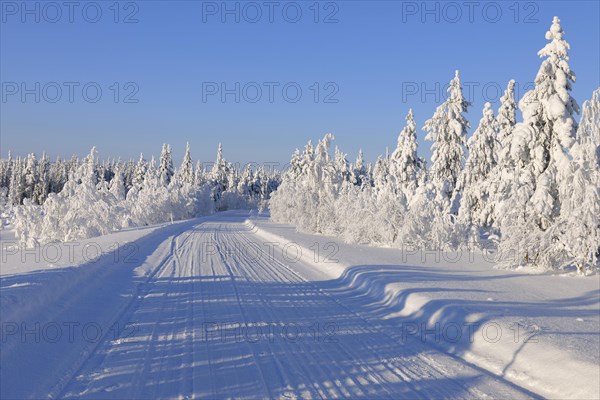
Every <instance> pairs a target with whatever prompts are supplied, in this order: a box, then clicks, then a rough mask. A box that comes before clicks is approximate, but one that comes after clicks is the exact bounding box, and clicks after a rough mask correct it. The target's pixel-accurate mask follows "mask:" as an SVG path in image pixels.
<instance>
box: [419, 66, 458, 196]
mask: <svg viewBox="0 0 600 400" xmlns="http://www.w3.org/2000/svg"><path fill="white" fill-rule="evenodd" d="M448 94H449V96H448V99H447V100H446V101H445V102H444V103H443V104H442V105H440V106H439V107H438V108H437V110H436V111H435V114H434V115H433V117H432V118H431V119H429V120H427V121H426V122H425V126H424V127H423V129H424V130H425V131H426V132H428V133H427V136H425V139H427V140H431V141H433V145H432V146H431V149H432V151H433V154H432V157H431V167H430V169H429V178H430V180H431V182H432V184H433V185H434V186H435V187H436V190H437V191H438V192H440V193H441V194H442V195H443V196H444V197H445V198H446V199H447V200H448V207H449V205H450V199H451V197H452V195H453V193H454V190H455V188H456V182H457V181H458V177H459V175H460V171H461V169H462V166H463V163H464V160H465V145H466V135H467V128H469V122H468V121H467V119H466V118H465V116H464V115H463V113H464V112H466V111H467V108H468V106H470V103H469V102H468V101H467V100H465V98H464V96H463V93H462V88H461V86H460V78H459V75H458V71H456V75H455V77H454V79H452V80H451V81H450V86H449V88H448Z"/></svg>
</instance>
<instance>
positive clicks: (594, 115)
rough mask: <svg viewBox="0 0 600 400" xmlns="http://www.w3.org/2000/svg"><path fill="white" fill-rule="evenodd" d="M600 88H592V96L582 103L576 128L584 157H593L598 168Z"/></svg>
mask: <svg viewBox="0 0 600 400" xmlns="http://www.w3.org/2000/svg"><path fill="white" fill-rule="evenodd" d="M599 127H600V88H598V89H596V90H594V93H593V94H592V98H591V99H590V100H587V101H586V102H585V103H583V109H582V112H581V121H580V123H579V129H578V130H577V141H578V143H580V144H581V146H582V151H586V152H587V153H589V154H586V155H585V157H587V158H589V159H595V160H596V165H598V166H599V168H600V128H599Z"/></svg>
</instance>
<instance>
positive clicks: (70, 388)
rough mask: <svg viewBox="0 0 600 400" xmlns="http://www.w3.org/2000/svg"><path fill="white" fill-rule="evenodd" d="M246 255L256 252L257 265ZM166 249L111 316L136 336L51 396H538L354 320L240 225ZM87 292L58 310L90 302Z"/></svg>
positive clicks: (61, 379)
mask: <svg viewBox="0 0 600 400" xmlns="http://www.w3.org/2000/svg"><path fill="white" fill-rule="evenodd" d="M188 226H189V225H188ZM167 244H168V246H167ZM240 245H242V246H245V247H243V248H244V249H249V248H252V249H254V250H255V252H254V253H252V256H251V257H250V256H248V254H244V252H242V251H239V249H240ZM251 246H253V247H251ZM159 247H162V249H157V250H156V251H157V252H159V251H162V253H161V254H159V256H160V258H159V259H160V260H161V261H160V262H157V263H156V267H155V268H154V269H153V270H152V271H151V272H150V274H149V275H148V278H147V279H146V280H145V282H144V283H142V284H141V285H139V286H138V288H137V291H136V293H135V294H134V295H133V296H132V298H131V300H130V301H127V302H122V303H119V304H120V306H119V307H120V309H119V310H113V312H114V315H115V317H114V318H113V321H115V322H119V323H120V326H125V325H126V324H127V326H131V327H135V330H134V331H133V333H132V334H126V335H123V336H121V337H118V338H115V337H111V335H109V334H108V332H106V334H105V335H104V336H103V337H102V338H101V340H100V341H99V342H98V343H96V344H94V345H90V346H87V347H86V348H84V350H83V351H80V354H79V355H78V356H77V357H76V358H75V359H77V362H75V363H74V364H73V365H70V366H69V367H68V368H64V369H63V370H62V371H61V370H60V368H59V369H58V370H57V371H56V374H58V376H56V380H55V382H54V383H53V385H52V386H51V387H48V388H47V393H49V394H50V397H64V398H101V399H105V398H127V399H142V398H179V399H191V398H281V399H295V398H391V399H394V398H396V399H397V398H410V399H413V398H457V397H460V398H477V399H479V398H529V397H531V396H532V395H531V393H529V392H527V391H525V390H522V389H520V388H518V387H516V386H514V385H512V384H509V383H507V382H505V381H503V380H502V379H501V378H499V377H497V376H495V375H492V374H490V373H488V372H486V371H484V370H481V369H479V368H476V367H474V366H472V365H470V364H468V363H466V362H464V361H463V360H460V359H458V358H456V357H452V356H450V355H448V354H446V353H443V352H441V351H439V350H436V349H435V348H433V347H431V346H428V345H427V344H426V343H422V342H419V341H418V340H413V341H409V342H403V341H402V340H401V338H400V337H399V335H398V332H397V330H394V329H393V327H391V326H389V324H386V323H385V322H384V321H381V320H379V319H377V318H376V317H374V316H370V315H369V310H366V309H365V310H361V309H354V310H353V309H351V308H350V307H349V306H348V305H346V304H344V300H342V299H341V298H340V297H339V296H336V295H335V294H334V293H328V291H327V289H324V288H321V287H319V285H318V283H315V282H310V281H308V280H306V279H304V278H303V277H302V272H301V270H302V268H314V267H310V266H306V265H304V264H299V263H296V264H294V265H293V266H292V265H289V264H287V263H286V262H284V261H282V260H281V259H278V257H277V256H275V258H273V257H272V255H271V254H269V253H267V252H266V251H265V250H264V249H263V247H262V243H261V242H260V239H259V238H258V236H256V235H255V234H254V233H253V232H252V231H251V229H250V228H249V227H248V226H246V225H245V224H244V223H243V219H242V218H239V217H237V218H236V217H232V216H231V215H228V214H225V215H224V216H219V215H217V216H215V217H213V218H212V219H209V220H208V221H205V222H200V221H199V222H198V224H197V225H195V226H193V227H192V228H191V229H188V228H187V227H184V228H182V230H181V231H180V232H178V233H177V234H176V235H174V236H173V235H171V236H168V237H165V242H163V245H162V246H159ZM165 247H167V248H168V251H165V249H164V248H165ZM232 249H233V250H232ZM236 249H237V250H236ZM103 273H104V274H109V272H103ZM99 278H101V277H99ZM82 289H83V290H82V291H80V292H79V293H77V294H76V295H75V296H74V297H73V298H71V299H70V301H68V302H66V303H65V304H63V305H61V307H62V308H63V309H65V308H66V309H68V308H69V307H76V306H77V304H78V303H80V302H85V301H84V298H85V296H86V295H88V294H89V293H87V292H86V290H85V289H88V288H86V287H83V288H82ZM102 289H103V287H102V286H94V285H90V287H89V290H102ZM217 327H222V328H223V330H219V329H217ZM244 327H245V329H246V330H244ZM332 327H333V328H332ZM286 328H287V331H286V330H285V329H286ZM331 329H334V330H333V331H332V330H331ZM244 332H245V333H246V335H244ZM283 332H287V336H286V335H285V334H284V333H283ZM297 333H298V335H297V336H296V334H297ZM66 350H67V351H68V350H70V349H69V348H66ZM75 350H76V348H74V350H73V351H75ZM36 389H37V390H41V389H43V387H39V386H38V387H37V388H36ZM38 393H39V392H38Z"/></svg>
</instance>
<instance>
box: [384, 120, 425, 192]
mask: <svg viewBox="0 0 600 400" xmlns="http://www.w3.org/2000/svg"><path fill="white" fill-rule="evenodd" d="M421 164H422V162H421V160H420V158H419V157H418V156H417V124H416V123H415V120H414V117H413V112H412V109H410V110H408V114H407V115H406V126H405V127H404V129H403V130H402V131H401V132H400V135H399V136H398V146H397V147H396V150H394V152H393V153H392V156H391V158H390V174H391V176H392V179H393V180H394V181H395V182H396V187H397V189H398V190H401V191H402V192H403V193H404V194H405V195H407V196H410V195H412V193H413V192H414V191H415V190H416V188H417V184H418V182H417V177H418V174H419V169H420V168H421Z"/></svg>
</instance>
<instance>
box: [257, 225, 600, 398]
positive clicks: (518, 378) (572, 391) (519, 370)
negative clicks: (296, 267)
mask: <svg viewBox="0 0 600 400" xmlns="http://www.w3.org/2000/svg"><path fill="white" fill-rule="evenodd" d="M245 224H246V226H248V228H249V229H250V230H251V231H252V232H253V233H255V234H256V235H259V236H261V237H262V238H263V239H265V240H269V241H271V242H279V243H285V242H288V241H289V240H288V239H286V238H285V237H283V236H280V235H278V234H275V233H273V232H269V231H267V230H265V229H263V228H262V227H259V226H258V225H257V224H256V223H254V221H252V220H249V219H248V220H246V221H245ZM296 245H298V246H299V247H301V248H302V250H303V251H302V252H301V257H300V258H301V261H302V262H303V263H305V264H306V265H309V266H311V267H313V268H318V269H319V271H320V272H323V273H325V274H326V275H327V276H329V277H331V278H332V279H342V278H343V281H344V284H346V285H347V287H348V288H349V289H352V290H356V291H360V292H361V294H365V295H367V296H368V298H369V299H370V301H371V302H372V303H378V304H379V305H380V306H381V307H383V308H385V309H387V310H386V311H387V315H386V318H391V317H406V318H408V319H409V320H416V319H418V321H419V322H424V323H426V325H427V328H428V329H429V328H433V327H434V326H435V324H436V323H442V324H443V323H444V322H448V321H447V320H452V319H455V318H456V317H457V315H458V314H462V315H461V320H464V321H476V320H477V319H478V316H477V315H475V314H470V313H469V312H468V311H467V310H465V309H464V308H462V307H457V306H452V305H443V304H439V305H438V302H437V301H434V300H435V299H433V298H430V297H429V296H427V295H423V294H422V293H420V294H416V293H408V294H405V293H404V292H405V290H403V289H402V288H398V287H397V286H395V285H393V284H386V283H385V282H381V281H375V280H373V279H370V278H363V279H361V276H350V277H349V278H348V279H346V277H344V273H345V272H346V271H347V269H348V268H349V267H351V264H350V263H344V261H343V260H340V262H338V263H335V264H328V265H327V264H323V263H317V262H315V261H314V258H313V257H312V254H313V252H312V250H310V249H309V248H308V247H307V246H303V244H302V243H297V242H296ZM400 297H404V299H403V300H402V301H399V298H400ZM428 305H429V306H431V305H434V307H426V306H428ZM423 310H427V311H426V312H423ZM483 326H484V328H483V329H489V330H490V331H489V332H486V333H485V334H484V333H483V332H482V327H479V329H478V330H476V331H474V332H473V334H472V337H473V340H472V342H471V344H470V346H469V347H468V348H467V350H464V349H460V347H459V346H454V345H452V344H451V343H447V342H443V341H442V344H441V345H436V346H435V347H436V348H441V350H443V351H445V352H447V353H450V354H452V355H455V356H458V357H460V358H462V359H463V360H465V361H466V362H469V363H471V364H474V365H476V366H478V367H480V368H483V369H485V370H487V371H489V372H490V373H492V374H494V375H497V376H499V377H502V378H503V379H506V380H507V381H510V382H512V383H514V384H516V385H519V386H521V387H524V388H526V389H528V390H530V391H532V392H534V393H536V394H539V395H541V396H544V397H547V398H560V399H598V398H600V374H599V373H598V372H600V367H599V366H598V365H596V364H594V363H590V362H588V361H583V360H579V359H577V358H576V357H575V356H574V354H573V353H572V352H569V351H566V350H564V349H562V348H557V347H556V346H552V345H549V344H548V343H543V342H542V341H539V342H535V341H534V340H523V339H522V337H523V336H521V338H520V340H515V327H514V326H511V324H508V323H507V322H506V321H502V320H498V319H491V320H487V321H486V323H485V324H484V325H483ZM491 327H493V328H491ZM467 329H468V328H467ZM493 329H499V330H500V331H501V332H503V333H504V334H502V335H500V338H499V339H498V340H497V341H496V340H495V339H493V340H490V339H492V338H494V332H493V331H492V330H493ZM467 334H468V332H467ZM521 334H522V333H521ZM486 337H487V340H486V339H485V338H486Z"/></svg>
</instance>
